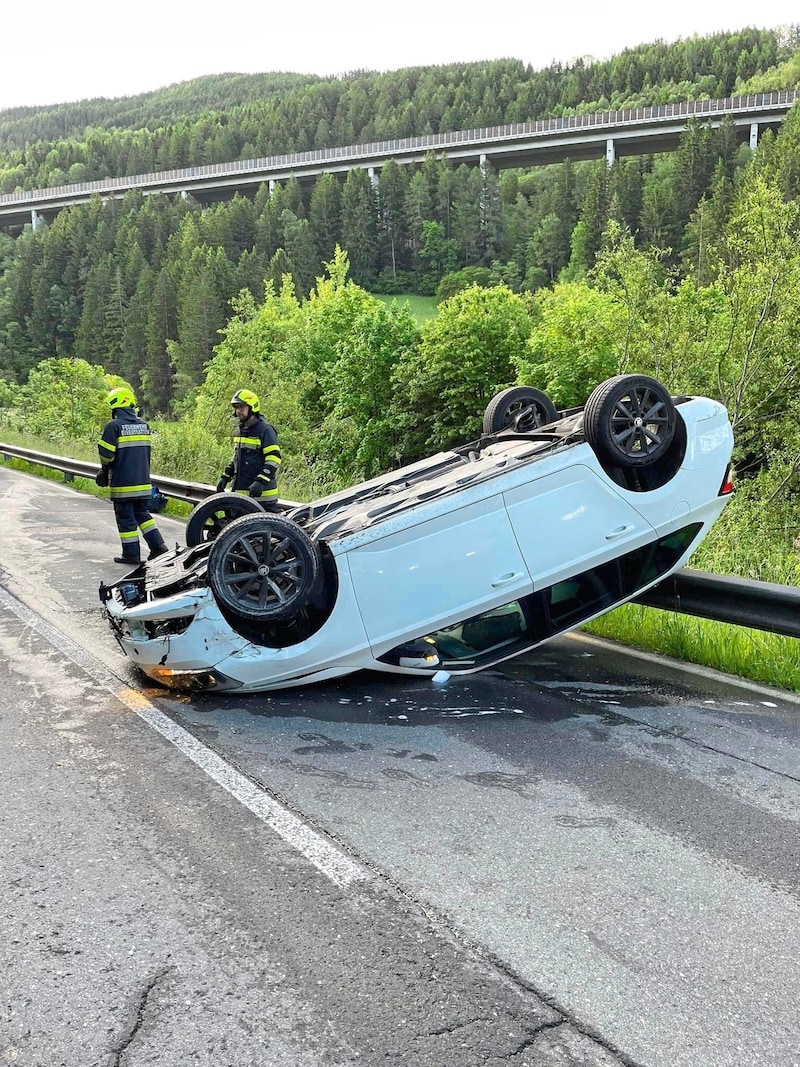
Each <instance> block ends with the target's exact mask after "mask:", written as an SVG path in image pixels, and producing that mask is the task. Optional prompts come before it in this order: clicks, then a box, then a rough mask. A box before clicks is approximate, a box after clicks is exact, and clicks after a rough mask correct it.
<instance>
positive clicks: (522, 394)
mask: <svg viewBox="0 0 800 1067" xmlns="http://www.w3.org/2000/svg"><path fill="white" fill-rule="evenodd" d="M557 418H558V410H557V408H556V406H555V404H554V403H553V401H552V400H551V399H550V397H549V396H548V395H547V393H543V392H542V391H541V390H540V389H534V388H533V387H532V386H527V385H512V386H511V388H510V389H504V390H503V391H502V392H501V393H498V394H497V395H496V396H494V397H492V399H491V400H490V401H489V403H488V405H487V407H486V411H485V412H484V413H483V432H484V433H485V434H491V433H498V432H499V431H500V430H505V429H506V428H510V427H513V428H514V429H515V430H517V431H518V432H519V433H531V432H532V431H533V430H538V429H539V427H540V426H547V425H548V424H549V423H551V422H555V421H556V419H557Z"/></svg>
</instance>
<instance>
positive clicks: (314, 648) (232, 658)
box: [100, 375, 733, 692]
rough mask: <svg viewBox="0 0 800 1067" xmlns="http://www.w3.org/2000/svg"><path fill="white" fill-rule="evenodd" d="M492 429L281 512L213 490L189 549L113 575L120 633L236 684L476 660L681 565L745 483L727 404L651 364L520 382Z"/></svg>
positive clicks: (148, 663)
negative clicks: (578, 383) (596, 375)
mask: <svg viewBox="0 0 800 1067" xmlns="http://www.w3.org/2000/svg"><path fill="white" fill-rule="evenodd" d="M483 428H484V433H483V436H482V437H481V438H480V439H479V440H477V441H473V442H471V443H469V444H466V445H464V446H461V447H457V448H453V449H452V450H450V451H446V452H440V453H438V454H437V455H435V456H432V457H431V458H430V459H425V460H422V461H420V462H418V463H414V464H412V465H410V466H407V467H403V468H401V469H399V470H396V471H392V472H391V473H388V474H385V475H382V476H380V477H378V478H374V479H372V480H370V481H368V482H364V483H362V484H361V485H357V486H355V487H353V488H351V489H347V490H345V491H343V492H340V493H335V494H332V495H331V496H327V497H323V498H322V499H319V500H315V501H313V502H312V503H310V504H306V505H302V506H300V507H295V508H294V509H292V510H289V511H286V512H285V514H282V515H275V514H267V513H265V512H264V511H263V510H262V509H261V507H260V505H259V504H258V501H257V500H251V499H250V498H247V497H242V496H238V495H233V494H228V493H222V494H217V495H215V496H212V497H209V498H208V499H207V500H206V501H204V502H203V503H202V504H199V505H198V506H197V508H195V511H194V512H193V513H192V515H191V517H190V519H189V522H188V524H187V534H186V540H187V546H188V547H187V548H186V549H180V550H178V551H176V552H172V553H170V554H169V555H164V556H161V557H160V558H159V559H157V560H155V561H153V562H151V563H142V564H141V565H140V566H139V567H137V569H136V570H134V571H132V572H131V573H129V574H127V575H126V576H125V577H124V578H123V579H121V580H120V581H118V582H116V583H114V584H113V585H111V586H101V589H100V597H101V601H102V602H103V604H104V607H105V611H106V614H107V617H108V619H109V621H110V624H111V627H112V629H113V631H114V632H115V634H116V636H117V638H118V640H119V643H120V645H121V646H122V648H123V650H124V651H125V653H126V654H127V655H128V656H130V658H131V659H132V661H133V662H134V663H136V664H137V665H138V666H139V667H140V668H141V669H142V670H143V671H144V672H145V674H147V675H148V676H149V677H150V678H152V679H154V680H155V681H157V682H160V683H162V684H164V685H168V686H172V687H181V688H200V689H215V690H232V689H235V690H237V691H238V692H246V691H255V690H268V689H280V688H285V687H288V686H297V685H303V684H307V683H309V682H315V681H320V680H323V679H328V678H335V677H338V676H340V675H344V674H348V673H350V672H352V671H356V670H359V669H362V668H368V669H372V670H380V671H389V672H402V673H405V674H415V675H422V676H424V675H429V676H430V675H433V674H434V673H435V672H436V671H439V670H445V671H447V672H450V673H451V674H456V673H469V672H472V671H478V670H481V669H483V668H485V667H489V666H492V665H495V664H497V663H500V662H501V661H502V660H506V659H509V658H511V657H512V656H516V655H519V654H520V653H521V652H525V651H527V650H529V649H531V648H533V647H534V646H536V645H538V644H541V643H542V642H544V641H547V640H548V639H549V638H551V637H554V636H556V635H558V634H562V633H564V632H565V631H568V630H571V629H574V628H575V627H577V626H579V625H580V624H581V623H583V622H586V621H587V620H589V619H592V618H594V617H595V616H597V615H601V614H603V613H604V612H606V611H609V610H610V609H611V608H614V607H617V606H618V605H619V604H622V603H624V602H625V601H627V600H630V599H632V598H633V597H635V596H636V595H637V594H639V593H641V592H642V591H643V590H645V589H647V588H649V587H650V586H652V585H655V584H656V583H658V582H660V581H662V580H663V579H664V578H665V577H666V576H667V575H669V574H671V573H672V572H673V571H675V570H677V569H678V568H679V567H682V566H683V565H684V564H685V563H686V560H687V559H688V557H689V556H690V554H691V553H692V551H693V550H694V549H695V548H696V547H697V545H698V544H699V543H700V541H701V540H702V539H703V537H704V536H705V534H706V533H707V532H708V530H709V528H710V526H711V524H712V523H713V522H714V521H715V519H716V518H717V517H718V515H719V514H720V512H721V511H722V508H723V507H724V505H725V503H726V501H727V500H728V499H729V496H730V494H731V492H732V486H731V482H730V459H731V450H732V446H733V436H732V432H731V426H730V422H729V420H728V416H727V413H726V411H725V408H724V407H723V406H722V405H720V404H719V403H717V402H716V401H714V400H709V399H706V398H703V397H677V398H673V397H671V396H670V394H669V393H668V392H667V390H666V389H665V388H664V387H663V386H662V385H661V384H660V383H659V382H657V381H655V380H654V379H652V378H649V377H646V376H644V375H621V376H619V377H616V378H611V379H609V380H608V381H606V382H604V383H602V384H601V385H599V386H598V387H597V388H596V389H595V390H594V392H593V393H592V395H591V396H590V397H589V399H588V401H587V402H586V405H585V407H584V408H582V409H579V410H573V411H568V412H561V413H559V412H557V411H556V410H555V407H554V406H553V404H552V402H551V401H550V400H549V399H548V398H547V396H545V394H543V393H541V392H539V391H538V390H535V389H530V388H527V387H522V386H518V387H512V388H510V389H506V390H504V391H503V392H502V393H499V394H498V395H497V396H496V397H495V398H494V399H493V400H492V401H491V403H490V404H489V406H488V407H487V409H486V412H485V415H484V427H483Z"/></svg>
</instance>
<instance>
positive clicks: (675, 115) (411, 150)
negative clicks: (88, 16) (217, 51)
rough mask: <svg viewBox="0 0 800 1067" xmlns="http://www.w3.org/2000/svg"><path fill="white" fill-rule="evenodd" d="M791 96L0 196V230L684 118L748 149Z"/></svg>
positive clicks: (592, 140)
mask: <svg viewBox="0 0 800 1067" xmlns="http://www.w3.org/2000/svg"><path fill="white" fill-rule="evenodd" d="M798 96H800V92H798V91H796V90H782V91H780V92H773V93H755V94H751V95H749V96H733V97H726V98H725V99H722V100H690V101H686V102H684V103H680V104H663V105H660V106H656V107H640V108H625V109H624V110H622V111H602V112H598V113H593V114H585V115H573V116H570V117H568V118H559V119H540V120H538V121H536V122H518V123H512V124H509V125H506V126H489V127H485V128H483V129H476V130H459V131H454V132H452V133H442V134H429V135H426V136H422V137H408V138H402V139H398V140H393V141H380V142H376V143H373V144H358V145H348V146H346V147H342V148H327V149H319V150H317V151H313V152H294V153H291V154H289V155H282V156H268V157H266V158H263V159H246V160H238V161H235V162H233V163H215V164H212V165H211V166H205V167H185V168H182V169H180V170H168V171H161V172H158V173H155V174H134V175H131V176H129V177H124V178H103V179H100V180H99V181H92V182H80V183H78V184H76V185H60V186H55V187H53V188H50V189H31V190H26V191H24V192H17V193H3V194H0V227H2V228H5V229H11V230H19V229H21V228H22V227H24V226H25V225H26V224H28V223H30V224H32V225H33V227H34V229H36V228H37V226H38V225H39V224H40V223H41V222H42V220H49V219H52V218H53V217H54V216H55V215H56V214H57V213H58V212H59V211H60V210H61V209H62V208H65V207H70V206H72V205H74V204H85V203H86V202H87V201H88V200H89V199H90V198H91V197H93V196H100V197H102V198H103V199H110V198H112V197H121V196H124V194H125V193H126V192H127V191H128V190H129V189H139V190H141V191H142V192H143V193H144V194H146V195H153V194H157V193H177V194H182V195H191V196H192V197H194V198H195V199H196V200H198V201H200V202H201V203H212V202H214V201H218V200H222V199H226V198H229V197H231V196H233V195H234V193H236V192H241V193H248V192H249V193H252V192H254V190H255V189H257V188H258V187H259V186H260V185H261V184H263V183H264V182H268V183H269V185H270V187H273V186H274V184H275V183H276V182H280V181H284V180H286V179H287V178H289V177H291V176H292V175H294V176H295V177H297V178H298V179H300V180H303V179H306V180H309V179H313V178H316V177H317V176H318V175H320V174H323V173H326V172H328V173H333V174H338V173H346V172H347V171H348V170H351V169H352V168H354V167H362V168H364V169H366V170H368V171H369V173H370V175H371V176H372V177H373V180H375V181H377V178H378V175H379V173H380V170H381V167H382V166H383V165H384V163H386V161H387V160H389V159H394V160H396V161H397V162H398V163H401V164H403V163H421V162H422V161H423V160H424V159H425V157H426V156H427V155H429V154H431V153H432V154H434V155H435V156H437V157H446V158H447V159H448V160H449V161H450V162H451V163H453V164H455V165H459V164H461V163H467V164H470V165H473V166H476V165H483V164H484V163H486V162H490V163H491V165H492V166H493V167H494V168H495V169H496V170H503V169H506V168H509V167H531V166H543V165H546V164H550V163H559V162H561V161H563V160H565V159H572V160H584V159H598V158H603V157H605V159H606V162H607V163H608V165H609V166H610V165H611V164H612V163H613V162H614V160H615V159H617V158H618V157H621V156H631V155H652V154H654V153H656V152H668V151H673V150H674V149H675V148H676V147H677V145H678V142H679V139H680V136H681V134H682V133H683V132H684V130H685V129H686V124H687V123H688V122H689V120H690V119H695V120H697V121H699V122H702V123H703V124H705V125H709V126H712V127H716V126H719V125H720V123H721V122H722V120H723V119H724V118H727V119H728V120H729V121H730V122H731V124H732V125H733V128H734V130H735V132H736V134H737V136H738V138H739V140H741V141H742V142H748V143H749V145H750V147H751V148H755V146H756V145H757V143H758V138H759V136H760V134H761V133H762V132H763V131H764V130H765V129H777V128H778V127H779V126H780V124H781V123H782V122H783V121H784V119H785V118H786V115H787V114H788V112H789V109H790V108H791V107H792V104H793V103H794V101H795V99H796V98H797V97H798Z"/></svg>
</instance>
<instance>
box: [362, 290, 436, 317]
mask: <svg viewBox="0 0 800 1067" xmlns="http://www.w3.org/2000/svg"><path fill="white" fill-rule="evenodd" d="M374 295H375V297H376V299H378V300H382V301H383V303H384V304H392V303H394V302H397V303H398V304H408V308H409V311H410V312H411V314H412V315H413V316H414V318H415V319H416V320H417V323H421V322H425V321H426V320H427V319H433V318H435V317H436V316H437V315H438V313H439V308H438V306H437V304H436V298H435V297H433V296H409V295H407V294H405V293H403V294H400V295H398V296H384V295H378V294H377V293H375V294H374Z"/></svg>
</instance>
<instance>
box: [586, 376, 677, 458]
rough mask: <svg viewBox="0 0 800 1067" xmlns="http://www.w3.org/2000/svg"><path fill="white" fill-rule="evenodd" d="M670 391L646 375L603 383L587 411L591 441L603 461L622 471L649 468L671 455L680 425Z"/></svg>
mask: <svg viewBox="0 0 800 1067" xmlns="http://www.w3.org/2000/svg"><path fill="white" fill-rule="evenodd" d="M677 419H678V416H677V412H676V410H675V404H674V403H673V400H672V397H671V396H670V394H669V392H668V391H667V389H665V388H664V386H663V385H661V383H660V382H657V381H656V380H655V378H648V377H647V375H644V374H620V375H618V376H617V377H616V378H609V379H608V381H605V382H602V383H601V384H600V385H598V386H597V388H596V389H595V390H594V392H593V393H592V394H591V396H590V397H589V399H588V400H587V401H586V406H585V408H584V410H583V428H584V432H585V434H586V439H587V441H588V442H589V444H590V445H591V446H592V448H593V449H594V450H595V452H596V453H597V455H598V456H599V457H600V458H601V459H606V460H608V461H610V462H611V463H613V464H615V465H617V466H621V467H647V466H649V465H650V464H653V463H656V462H657V461H658V460H659V459H661V458H662V456H664V455H665V454H666V452H667V451H668V450H669V447H670V445H671V444H672V441H673V438H674V437H675V426H676V423H677Z"/></svg>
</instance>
